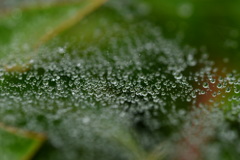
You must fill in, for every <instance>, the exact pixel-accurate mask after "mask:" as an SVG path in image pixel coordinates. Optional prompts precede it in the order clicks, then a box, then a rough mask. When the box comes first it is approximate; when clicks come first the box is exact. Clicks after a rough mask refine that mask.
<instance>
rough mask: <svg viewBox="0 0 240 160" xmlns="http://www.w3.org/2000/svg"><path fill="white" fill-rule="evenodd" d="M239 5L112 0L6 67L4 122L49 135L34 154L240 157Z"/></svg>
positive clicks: (0, 91) (0, 95) (0, 93)
mask: <svg viewBox="0 0 240 160" xmlns="http://www.w3.org/2000/svg"><path fill="white" fill-rule="evenodd" d="M238 4H239V2H238V1H232V2H231V3H230V2H225V1H214V0H212V1H193V0H192V1H190V0H189V1H177V0H170V1H158V0H131V1H129V0H121V1H118V0H112V1H109V2H108V3H106V4H105V5H104V6H103V7H101V8H100V9H99V10H96V11H95V12H94V13H92V14H91V15H89V16H87V17H85V18H84V19H83V20H82V21H80V22H79V23H78V24H76V25H74V26H72V27H71V28H70V29H67V30H65V31H64V32H59V34H58V36H56V37H55V38H53V39H51V40H50V39H48V41H47V43H44V44H43V43H41V45H40V46H39V48H38V49H37V50H35V51H34V52H32V51H29V53H30V55H31V54H32V53H34V55H35V56H34V57H32V59H31V61H32V64H31V67H29V70H28V71H26V72H22V73H19V72H9V70H7V69H2V70H1V72H0V74H1V82H0V83H1V85H0V100H1V102H2V103H1V104H0V115H1V116H0V121H3V122H4V123H6V124H9V125H14V126H17V127H21V128H24V129H28V130H33V131H37V132H45V133H46V134H47V135H48V138H49V140H48V143H47V144H46V145H45V146H44V147H43V148H42V150H41V151H40V152H39V153H38V154H37V155H36V157H35V159H43V157H44V159H64V160H65V159H71V160H72V159H84V160H85V159H137V160H139V159H143V160H146V159H149V160H156V159H191V160H197V159H211V160H213V159H216V160H219V159H237V158H238V157H239V154H240V150H239V148H240V146H239V145H240V144H238V143H236V142H237V141H239V140H240V137H239V130H238V129H239V111H240V107H239V105H240V104H239V100H240V97H239V92H240V91H239V85H240V81H239V78H240V77H239V73H238V66H237V57H238V55H237V53H238V52H239V49H238V46H237V44H238V39H239V36H238V29H237V28H238V17H239V15H238V12H239V11H238V10H237V6H238ZM28 12H29V11H23V12H22V13H21V15H24V14H26V15H28V14H27V13H28ZM15 14H16V15H18V13H15ZM39 17H41V15H40V16H39ZM229 18H230V19H229ZM44 19H45V20H46V21H48V23H51V17H49V18H46V17H45V18H44ZM45 20H44V21H45ZM7 21H9V19H8V18H5V19H3V20H1V21H0V23H3V24H5V22H7ZM32 22H34V20H33V21H32ZM24 25H25V23H24ZM7 28H8V27H7ZM218 29H219V30H218ZM10 30H11V28H10ZM11 31H12V30H11ZM0 32H1V33H4V32H3V30H1V29H0ZM21 33H23V34H24V35H27V36H29V37H30V38H31V35H28V34H27V32H26V31H25V30H24V32H21ZM18 38H19V39H21V38H24V37H22V36H20V35H19V36H16V40H18ZM4 39H6V38H4ZM4 39H3V40H4ZM24 40H25V38H24ZM34 40H35V39H34ZM27 43H28V42H27ZM6 44H11V43H6ZM30 44H32V41H31V42H30ZM19 45H21V46H22V45H23V44H21V43H19ZM9 48H10V49H14V50H15V51H16V52H19V53H24V54H25V51H23V50H21V49H19V48H15V47H13V48H12V46H9ZM20 48H21V47H20ZM230 51H231V53H232V55H228V54H227V53H230ZM233 54H235V55H233ZM13 55H16V54H13ZM209 57H210V58H209ZM5 58H6V57H5V56H3V58H2V60H3V61H4V60H5ZM14 59H15V61H18V60H19V59H20V57H18V56H16V57H14ZM15 61H14V63H15ZM13 71H14V70H13ZM15 71H16V70H15Z"/></svg>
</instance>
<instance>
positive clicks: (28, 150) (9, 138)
mask: <svg viewBox="0 0 240 160" xmlns="http://www.w3.org/2000/svg"><path fill="white" fill-rule="evenodd" d="M44 141H45V136H44V135H42V134H39V133H33V132H26V131H23V130H19V129H16V128H12V127H6V126H4V125H2V124H1V125H0V159H1V160H10V159H11V160H28V159H31V158H32V157H33V155H34V154H35V152H36V151H37V150H38V149H39V148H40V147H41V146H42V144H43V142H44Z"/></svg>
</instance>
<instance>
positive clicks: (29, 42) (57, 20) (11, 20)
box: [0, 0, 105, 71]
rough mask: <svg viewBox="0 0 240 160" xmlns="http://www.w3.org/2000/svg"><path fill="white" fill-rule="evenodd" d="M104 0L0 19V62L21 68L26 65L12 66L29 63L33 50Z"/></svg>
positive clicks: (67, 4) (17, 68)
mask: <svg viewBox="0 0 240 160" xmlns="http://www.w3.org/2000/svg"><path fill="white" fill-rule="evenodd" d="M104 2H105V0H83V1H80V2H75V3H73V2H69V3H63V4H61V5H50V6H45V7H39V8H28V9H24V10H17V11H16V12H13V13H11V14H9V15H7V16H5V17H2V18H1V19H0V34H1V37H0V50H1V51H0V58H1V59H2V58H3V57H4V61H2V62H1V65H8V66H6V69H7V70H8V71H11V70H13V71H21V70H22V71H24V70H26V69H28V66H26V67H24V66H14V65H13V66H12V65H11V64H14V63H16V61H15V60H16V59H15V57H16V56H17V57H18V58H17V61H18V62H17V63H19V64H22V65H24V64H25V65H28V64H30V63H31V58H33V57H34V55H35V54H36V52H35V51H34V49H36V48H38V47H39V46H40V45H41V44H43V43H45V42H46V41H48V40H49V39H51V38H53V37H54V36H56V35H58V34H59V33H61V32H63V31H64V30H66V29H68V28H70V27H71V26H73V25H74V24H76V23H77V22H78V21H80V20H81V19H83V18H84V17H85V16H86V15H88V14H89V13H90V12H92V11H93V10H95V9H96V8H98V7H99V6H100V5H102V4H103V3H104Z"/></svg>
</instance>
